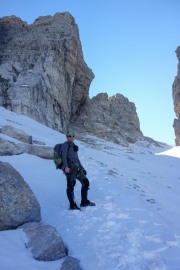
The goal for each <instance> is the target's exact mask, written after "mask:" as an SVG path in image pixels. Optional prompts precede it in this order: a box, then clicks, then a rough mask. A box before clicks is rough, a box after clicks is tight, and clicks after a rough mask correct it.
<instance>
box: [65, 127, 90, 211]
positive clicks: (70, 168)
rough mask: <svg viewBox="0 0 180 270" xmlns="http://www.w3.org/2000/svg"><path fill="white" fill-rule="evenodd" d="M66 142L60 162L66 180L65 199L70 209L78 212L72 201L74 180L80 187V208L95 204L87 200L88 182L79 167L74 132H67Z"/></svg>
mask: <svg viewBox="0 0 180 270" xmlns="http://www.w3.org/2000/svg"><path fill="white" fill-rule="evenodd" d="M66 138H67V141H66V142H65V143H63V145H62V160H63V167H64V173H65V175H66V179H67V190H66V192H67V197H68V200H69V203H70V209H72V210H76V209H77V210H80V208H79V207H78V206H77V204H76V202H75V200H74V186H75V184H76V179H78V180H79V181H80V183H81V185H82V187H81V204H80V206H81V207H85V206H95V203H93V202H90V201H89V200H88V198H87V194H88V189H89V180H88V179H87V177H86V171H85V169H84V168H83V166H82V165H81V162H80V160H79V158H78V146H77V145H75V144H74V132H73V130H68V131H67V133H66Z"/></svg>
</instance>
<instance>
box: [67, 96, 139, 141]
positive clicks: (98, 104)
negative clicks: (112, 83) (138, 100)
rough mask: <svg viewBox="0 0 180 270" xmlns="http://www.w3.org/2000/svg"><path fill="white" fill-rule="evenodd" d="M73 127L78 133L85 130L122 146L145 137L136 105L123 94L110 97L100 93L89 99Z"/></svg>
mask: <svg viewBox="0 0 180 270" xmlns="http://www.w3.org/2000/svg"><path fill="white" fill-rule="evenodd" d="M71 126H72V127H73V129H74V130H76V131H77V132H78V133H80V132H79V131H82V130H83V131H84V132H87V133H90V134H93V135H95V136H97V137H100V138H104V139H105V140H108V141H113V142H115V143H118V144H121V145H127V144H128V143H135V142H136V141H137V140H138V138H140V137H142V136H143V134H142V132H141V130H140V123H139V118H138V116H137V113H136V107H135V104H134V103H133V102H130V101H129V100H128V99H127V98H125V97H124V96H123V95H121V94H116V95H115V96H112V97H108V94H106V93H100V94H98V95H97V96H96V97H93V98H92V99H88V100H87V102H86V104H85V106H84V107H83V108H82V110H81V111H80V114H79V115H78V117H77V119H74V123H72V124H71Z"/></svg>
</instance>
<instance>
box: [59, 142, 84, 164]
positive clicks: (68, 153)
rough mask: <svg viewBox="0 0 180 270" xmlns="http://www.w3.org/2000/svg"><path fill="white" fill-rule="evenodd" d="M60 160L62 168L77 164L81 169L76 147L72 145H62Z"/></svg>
mask: <svg viewBox="0 0 180 270" xmlns="http://www.w3.org/2000/svg"><path fill="white" fill-rule="evenodd" d="M62 160H63V167H64V168H66V167H70V163H78V164H79V165H80V166H81V167H82V165H81V162H80V160H79V158H78V146H77V145H75V144H74V142H72V143H68V142H65V143H63V145H62Z"/></svg>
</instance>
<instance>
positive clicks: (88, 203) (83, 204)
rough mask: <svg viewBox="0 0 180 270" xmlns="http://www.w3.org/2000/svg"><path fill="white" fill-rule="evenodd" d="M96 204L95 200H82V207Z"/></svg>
mask: <svg viewBox="0 0 180 270" xmlns="http://www.w3.org/2000/svg"><path fill="white" fill-rule="evenodd" d="M95 205H96V204H95V203H94V202H90V201H89V200H87V202H86V203H83V202H81V205H80V206H81V207H86V206H95Z"/></svg>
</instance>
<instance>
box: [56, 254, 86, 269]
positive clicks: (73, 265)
mask: <svg viewBox="0 0 180 270" xmlns="http://www.w3.org/2000/svg"><path fill="white" fill-rule="evenodd" d="M87 263H88V262H87ZM60 270H82V268H81V266H80V261H79V260H78V259H76V258H73V257H71V256H67V257H66V259H65V260H64V262H63V264H62V267H61V269H60Z"/></svg>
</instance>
